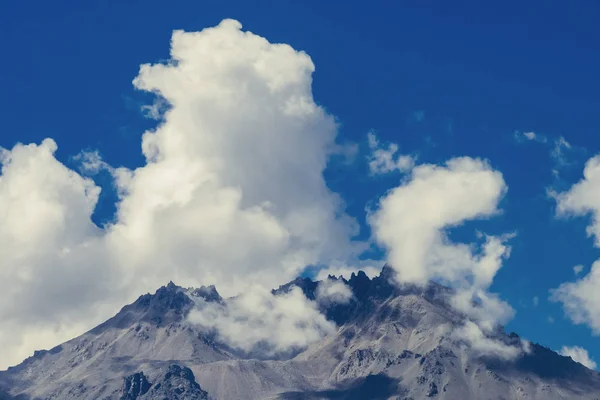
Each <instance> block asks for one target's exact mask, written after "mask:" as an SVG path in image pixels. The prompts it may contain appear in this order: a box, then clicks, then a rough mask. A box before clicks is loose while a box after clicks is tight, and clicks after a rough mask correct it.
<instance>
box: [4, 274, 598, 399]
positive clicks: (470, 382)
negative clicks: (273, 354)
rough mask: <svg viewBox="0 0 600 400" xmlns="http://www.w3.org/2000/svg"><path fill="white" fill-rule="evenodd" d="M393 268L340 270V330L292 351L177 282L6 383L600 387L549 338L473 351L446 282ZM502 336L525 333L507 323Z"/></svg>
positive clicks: (541, 391)
mask: <svg viewBox="0 0 600 400" xmlns="http://www.w3.org/2000/svg"><path fill="white" fill-rule="evenodd" d="M390 274H391V271H390V270H389V269H387V268H384V270H383V271H382V273H381V275H380V276H379V277H376V278H374V279H369V278H368V277H367V276H366V275H365V274H364V273H359V274H356V275H354V274H353V275H352V277H351V278H350V279H349V280H343V279H342V280H341V281H342V282H344V283H345V284H347V285H348V286H349V288H350V289H351V290H352V294H353V298H352V300H351V301H349V302H348V303H344V304H335V303H334V304H327V305H323V304H322V305H320V307H321V312H322V313H323V314H324V315H326V316H327V318H328V319H329V320H331V321H334V322H335V323H336V325H337V326H338V329H337V331H336V332H335V333H333V334H330V335H328V336H327V337H325V338H324V339H323V340H322V341H320V342H318V343H314V344H313V345H311V346H309V347H308V348H306V349H304V351H302V352H300V353H297V354H292V355H291V356H290V357H289V358H287V359H283V360H281V359H280V360H274V359H261V360H258V359H251V358H249V356H248V355H245V354H243V353H242V352H238V351H235V350H232V349H230V348H229V347H227V346H226V345H224V344H222V343H219V342H218V341H216V340H215V338H213V337H210V335H207V334H206V333H204V332H203V331H202V330H201V329H199V328H197V327H196V326H194V325H192V324H190V323H188V322H187V320H186V318H185V317H186V315H187V314H188V313H189V311H190V310H192V309H193V307H194V303H195V301H196V300H197V299H199V298H202V299H203V300H204V301H209V302H219V303H222V304H223V303H226V300H223V299H222V298H221V297H220V296H219V295H218V293H217V292H216V289H215V288H214V287H208V288H207V287H202V288H200V289H195V290H194V289H182V288H180V287H177V286H175V285H174V284H172V283H170V284H169V285H167V286H166V287H162V288H160V289H159V290H158V291H157V292H156V293H155V294H153V295H144V296H142V297H140V298H139V299H138V300H137V301H136V302H134V303H133V304H131V305H128V306H126V307H124V308H123V309H122V310H121V311H120V312H119V313H118V314H117V315H116V316H115V317H113V318H111V319H110V320H108V321H106V322H105V323H104V324H101V325H100V326H98V327H96V328H94V329H93V330H91V331H90V332H88V333H86V334H84V335H82V336H80V337H78V338H76V339H73V340H71V341H69V342H67V343H65V344H63V345H61V346H57V347H56V348H54V349H52V350H50V351H43V352H36V354H35V355H34V356H33V357H31V358H29V359H27V360H25V361H24V362H23V363H22V364H20V365H19V366H17V367H14V368H10V369H9V370H8V371H6V372H3V373H0V386H1V385H2V384H4V386H5V387H6V389H7V391H8V393H9V394H10V395H12V396H15V395H21V396H25V397H24V398H26V399H31V400H33V399H38V398H39V399H47V398H53V399H65V400H67V399H130V398H139V399H154V398H160V399H179V398H185V399H191V398H198V399H204V398H207V396H210V397H211V398H213V399H261V398H265V399H266V398H271V399H307V398H315V399H334V398H335V399H353V398H356V399H358V398H360V399H368V398H373V399H375V398H381V399H387V398H398V399H407V400H408V399H413V400H416V399H429V398H434V399H494V400H496V399H498V400H499V399H504V400H509V399H522V398H527V399H544V400H553V399H590V400H592V399H599V398H600V374H598V373H597V372H595V371H591V370H588V369H587V368H585V367H583V366H582V365H580V364H578V363H575V362H574V361H572V360H571V359H570V358H568V357H563V356H560V355H558V354H556V353H555V352H552V351H551V350H549V349H546V348H544V347H542V346H539V345H532V346H531V352H530V353H529V354H527V355H524V356H523V357H521V358H519V359H517V360H516V361H501V360H498V359H494V358H490V357H487V358H485V357H481V356H478V355H477V354H476V353H475V352H473V351H472V349H470V348H469V347H468V346H467V345H465V343H461V342H460V341H457V340H456V339H455V338H453V337H452V335H451V332H452V330H453V328H455V327H456V326H458V325H459V324H460V323H461V322H462V321H463V319H464V317H463V316H461V315H460V314H458V313H456V312H455V311H454V310H453V309H452V308H451V307H449V306H448V303H447V296H448V295H449V294H450V293H451V292H450V289H448V288H445V287H442V286H439V285H437V284H435V283H431V284H430V285H429V286H428V287H426V288H417V287H405V288H398V287H396V286H395V285H393V284H391V283H390V282H389V276H390ZM330 279H336V280H337V278H334V277H330ZM318 285H319V283H318V282H313V281H311V280H310V279H306V278H305V279H300V278H299V279H296V280H295V281H292V282H290V283H288V284H286V285H282V286H280V287H279V288H278V289H276V290H274V291H273V294H275V295H281V294H283V293H286V292H288V291H289V290H291V289H292V288H293V287H296V286H297V287H299V288H301V289H302V291H303V292H304V294H305V295H306V296H307V297H308V298H309V299H315V298H316V295H317V294H316V291H317V288H318ZM496 339H498V340H502V341H503V342H505V343H518V342H519V338H518V336H516V335H514V334H511V335H506V334H504V333H503V332H498V334H497V338H496ZM187 368H189V370H188V369H187ZM165 371H167V372H165ZM169 371H170V372H169ZM182 371H184V372H182ZM185 371H189V373H188V372H185ZM166 376H168V378H165V377H166ZM174 377H176V378H177V379H178V380H177V381H176V383H173V382H175V381H173V379H174ZM2 382H4V383H2ZM0 393H2V392H1V391H0ZM182 393H183V394H185V396H187V397H181V396H182ZM1 396H2V395H1V394H0V398H2V397H1ZM127 396H130V397H127ZM149 396H150V397H149ZM151 396H154V397H151ZM161 396H162V397H161ZM177 396H180V397H177ZM190 396H191V397H190ZM194 396H195V397H194ZM202 396H204V397H202Z"/></svg>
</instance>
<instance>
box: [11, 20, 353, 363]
mask: <svg viewBox="0 0 600 400" xmlns="http://www.w3.org/2000/svg"><path fill="white" fill-rule="evenodd" d="M313 71H314V65H313V63H312V61H311V59H310V57H309V56H308V55H306V54H305V53H303V52H299V51H295V50H294V49H293V48H291V47H290V46H288V45H285V44H272V43H269V42H268V41H267V40H265V39H264V38H261V37H259V36H257V35H254V34H252V33H249V32H244V31H242V30H241V25H240V24H239V23H238V22H237V21H233V20H224V21H223V22H222V23H221V24H219V25H218V26H217V27H214V28H209V29H204V30H203V31H201V32H183V31H175V32H174V33H173V37H172V41H171V59H170V60H169V62H167V63H164V64H155V65H142V66H141V68H140V72H139V75H138V76H137V77H136V78H135V80H134V85H135V87H136V88H138V89H140V90H143V91H147V92H152V93H154V94H156V98H157V105H158V106H157V107H153V108H152V107H151V108H152V110H153V116H154V117H156V118H159V124H158V126H157V127H156V128H155V129H154V130H151V131H148V132H146V133H145V134H144V135H143V139H142V146H141V147H142V151H143V154H144V156H145V158H146V163H145V165H143V166H141V167H139V168H137V169H134V170H129V169H125V168H113V167H110V166H108V165H107V164H105V163H104V162H103V161H102V160H101V159H100V158H99V157H98V156H97V154H88V155H86V156H85V157H83V158H82V162H83V164H84V167H85V168H84V169H85V170H88V171H96V170H98V169H99V168H107V169H108V170H109V171H111V173H112V174H113V176H114V177H115V183H116V186H117V189H118V193H119V203H118V205H117V214H116V216H115V219H114V222H113V223H112V224H110V225H108V226H106V227H104V228H98V227H96V226H95V225H94V224H93V223H92V221H91V215H92V213H93V211H94V208H95V205H96V201H97V198H98V194H99V188H98V187H97V186H96V185H94V183H93V182H92V181H91V180H89V179H87V178H84V177H82V176H80V175H79V174H77V173H76V172H74V171H72V170H69V169H67V168H66V167H65V166H64V165H62V164H61V163H60V162H58V161H57V160H56V159H55V158H54V156H53V152H54V151H55V150H56V144H55V143H54V142H53V141H52V140H50V139H47V140H45V141H44V142H43V143H42V144H41V145H37V146H36V145H28V146H22V145H18V146H16V147H15V148H13V149H12V150H3V151H2V154H1V157H2V158H1V162H2V165H3V169H2V176H1V177H0V259H2V261H3V262H2V265H1V267H0V290H2V291H1V293H2V295H1V296H2V301H0V318H1V319H2V321H3V323H2V325H1V326H0V348H1V349H2V361H1V362H0V368H2V367H6V366H7V365H10V364H14V363H16V362H18V361H20V360H21V359H23V358H24V357H25V356H27V355H28V354H31V352H32V351H33V350H34V349H36V348H39V347H48V346H49V345H53V344H57V343H58V342H60V341H62V340H65V339H68V338H69V337H70V336H72V335H74V334H76V333H81V331H82V330H83V329H85V328H90V327H91V326H92V325H93V324H95V323H97V322H99V321H100V320H102V319H104V318H106V317H108V316H110V314H111V313H112V312H114V311H116V310H117V309H118V307H119V306H121V305H122V304H123V301H125V300H131V296H135V295H137V294H139V293H142V292H145V291H152V290H155V289H156V288H157V287H158V286H160V285H162V284H164V283H165V282H167V281H168V280H170V279H172V280H174V281H175V282H177V283H179V284H181V285H186V286H197V285H200V284H203V283H204V284H207V283H214V284H216V285H217V286H218V287H219V290H220V291H221V292H222V293H224V294H225V295H231V294H235V293H237V292H238V291H240V290H243V289H244V288H245V287H246V286H248V285H260V286H263V287H272V286H274V285H275V284H277V283H280V282H281V281H285V280H286V279H290V278H292V277H294V276H295V275H297V274H298V273H299V272H300V271H301V270H302V269H303V268H304V267H305V266H306V265H311V264H326V263H329V262H330V261H331V260H334V259H335V260H338V261H340V262H341V263H348V262H351V260H352V259H353V258H354V256H356V254H357V253H358V252H360V251H361V249H362V246H359V245H357V244H355V243H353V242H352V241H351V240H350V238H351V237H352V236H353V235H355V234H356V233H357V229H358V227H357V224H356V222H355V221H354V220H353V219H352V218H350V217H348V216H347V215H346V214H345V212H344V205H343V202H342V201H341V199H340V198H339V196H337V195H336V194H334V193H332V192H331V191H330V190H329V189H328V188H327V185H326V183H325V181H324V178H323V170H324V169H325V167H326V165H327V162H328V159H329V156H330V155H331V154H333V153H335V152H338V151H339V146H338V145H336V143H335V139H336V133H337V126H336V123H335V120H334V118H333V117H332V116H331V115H329V114H327V113H326V112H325V111H324V110H323V109H322V108H321V107H319V106H318V105H316V104H315V102H314V100H313V97H312V89H311V84H312V73H313ZM164 105H167V107H165V106H164ZM161 112H162V114H161ZM92 156H93V157H92ZM16 299H18V301H17V300H16ZM265 304H267V305H269V304H272V303H269V302H266V303H265ZM273 304H274V303H273ZM297 304H301V303H299V302H298V303H297ZM302 304H305V305H306V307H307V309H310V307H312V305H311V304H310V303H302ZM309 311H310V310H309ZM307 315H313V314H307ZM325 330H326V329H325ZM15 331H18V332H20V333H22V335H19V336H18V337H15V335H14V334H11V333H14V332H15ZM40 331H48V332H54V333H53V334H52V335H51V337H50V336H44V335H41V336H40V337H39V338H37V339H35V337H36V336H35V335H34V334H33V333H34V332H40ZM317 331H318V332H321V331H323V329H320V330H317ZM42 336H43V337H42ZM311 337H312V336H311ZM20 338H29V339H31V340H29V339H27V340H29V341H28V342H27V343H25V342H23V341H20V340H21V339H20ZM49 342H53V343H49ZM280 343H285V342H280Z"/></svg>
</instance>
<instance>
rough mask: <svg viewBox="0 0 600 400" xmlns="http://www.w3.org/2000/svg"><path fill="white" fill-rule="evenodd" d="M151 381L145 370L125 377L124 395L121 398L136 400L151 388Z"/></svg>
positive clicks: (123, 399) (122, 399)
mask: <svg viewBox="0 0 600 400" xmlns="http://www.w3.org/2000/svg"><path fill="white" fill-rule="evenodd" d="M150 386H152V385H151V384H150V382H148V379H147V378H146V375H144V373H143V372H137V373H135V374H133V375H130V376H128V377H126V378H125V379H124V382H123V395H122V396H121V398H120V399H119V400H136V399H138V398H140V396H142V395H144V394H146V393H147V392H148V390H150Z"/></svg>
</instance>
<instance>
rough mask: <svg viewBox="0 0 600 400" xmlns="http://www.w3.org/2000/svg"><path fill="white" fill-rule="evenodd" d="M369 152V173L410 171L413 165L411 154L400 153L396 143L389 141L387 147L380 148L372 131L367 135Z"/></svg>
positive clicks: (413, 159)
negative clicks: (398, 153)
mask: <svg viewBox="0 0 600 400" xmlns="http://www.w3.org/2000/svg"><path fill="white" fill-rule="evenodd" d="M367 138H368V142H369V148H370V149H371V154H370V155H369V156H368V161H369V170H370V172H371V174H373V175H376V174H385V173H388V172H394V171H400V172H404V173H406V172H410V171H411V170H412V169H413V168H414V166H415V158H414V157H413V156H411V155H406V154H400V155H396V153H397V152H398V145H397V144H395V143H390V144H389V146H388V148H387V149H386V148H381V147H380V143H379V140H378V139H377V136H376V135H375V134H374V133H373V132H369V133H368V135H367Z"/></svg>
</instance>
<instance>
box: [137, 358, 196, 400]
mask: <svg viewBox="0 0 600 400" xmlns="http://www.w3.org/2000/svg"><path fill="white" fill-rule="evenodd" d="M140 400H208V393H206V392H205V391H204V390H202V388H201V387H200V385H198V383H197V382H196V379H195V378H194V373H193V372H192V370H191V369H189V368H187V367H180V366H179V365H176V364H173V365H170V366H169V367H168V368H167V371H166V373H165V375H164V376H163V377H162V378H161V379H160V380H158V381H157V382H155V383H154V384H152V386H151V387H150V389H149V390H148V392H147V393H145V394H144V395H142V396H141V397H140Z"/></svg>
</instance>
